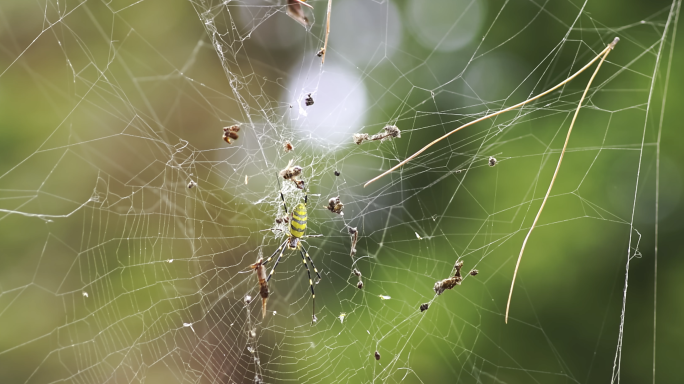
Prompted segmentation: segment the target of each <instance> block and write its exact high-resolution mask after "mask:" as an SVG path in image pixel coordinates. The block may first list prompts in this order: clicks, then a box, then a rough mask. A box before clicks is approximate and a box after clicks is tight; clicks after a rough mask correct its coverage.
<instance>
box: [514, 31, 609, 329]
mask: <svg viewBox="0 0 684 384" xmlns="http://www.w3.org/2000/svg"><path fill="white" fill-rule="evenodd" d="M618 41H620V39H619V38H617V37H616V38H615V40H613V42H612V43H610V44H609V45H608V47H606V49H604V50H603V52H601V55H600V57H601V61H599V63H598V65H597V66H596V69H595V70H594V74H593V75H591V78H590V79H589V82H588V83H587V87H586V88H585V89H584V93H582V98H580V101H579V103H578V104H577V109H575V115H574V116H573V117H572V122H570V128H569V129H568V135H567V136H566V137H565V144H563V149H562V150H561V153H560V158H559V159H558V164H557V165H556V170H555V171H554V172H553V177H552V178H551V183H550V184H549V189H547V190H546V195H545V196H544V200H542V204H541V207H539V211H538V212H537V216H536V217H535V218H534V222H533V223H532V226H531V227H530V230H529V231H528V232H527V236H525V240H523V243H522V247H521V248H520V255H518V261H517V262H516V263H515V271H514V272H513V281H511V291H510V292H509V294H508V303H506V318H505V322H506V324H508V310H509V309H510V306H511V298H512V297H513V287H514V286H515V278H516V276H517V275H518V268H519V267H520V260H522V256H523V252H525V245H526V244H527V240H528V239H529V238H530V235H531V234H532V230H534V227H535V226H536V225H537V221H538V220H539V216H541V213H542V210H543V209H544V205H546V201H547V200H548V198H549V195H550V194H551V188H553V183H554V182H555V181H556V176H558V171H559V170H560V166H561V162H562V161H563V155H565V149H566V148H567V147H568V141H570V134H571V133H572V127H573V126H574V125H575V120H576V119H577V115H578V114H579V111H580V108H582V102H583V101H584V98H585V97H586V96H587V92H589V88H590V87H591V83H592V82H593V81H594V77H596V74H597V73H598V71H599V69H600V68H601V64H603V61H604V60H605V59H606V57H607V56H608V54H609V53H610V51H612V50H613V48H615V44H617V43H618ZM594 60H596V59H594ZM592 62H593V60H592Z"/></svg>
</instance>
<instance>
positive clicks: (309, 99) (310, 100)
mask: <svg viewBox="0 0 684 384" xmlns="http://www.w3.org/2000/svg"><path fill="white" fill-rule="evenodd" d="M304 104H306V106H307V107H310V106H312V105H314V99H313V97H311V94H310V93H309V94H308V95H306V98H305V99H304Z"/></svg>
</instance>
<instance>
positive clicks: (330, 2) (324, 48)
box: [321, 0, 332, 64]
mask: <svg viewBox="0 0 684 384" xmlns="http://www.w3.org/2000/svg"><path fill="white" fill-rule="evenodd" d="M331 10H332V0H328V22H327V23H326V26H325V43H324V44H323V49H322V50H321V52H323V57H322V58H321V64H323V63H325V53H326V50H327V49H328V36H330V11H331Z"/></svg>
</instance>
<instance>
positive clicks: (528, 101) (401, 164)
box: [363, 38, 620, 188]
mask: <svg viewBox="0 0 684 384" xmlns="http://www.w3.org/2000/svg"><path fill="white" fill-rule="evenodd" d="M619 40H620V39H618V38H615V40H613V42H612V43H610V44H609V45H608V46H607V47H606V48H605V49H604V50H603V51H601V52H600V53H599V54H598V55H596V57H595V58H593V59H592V60H591V61H590V62H589V63H587V65H585V66H584V67H582V68H581V69H580V70H579V71H577V72H575V73H574V74H573V75H572V76H570V77H568V78H567V79H565V80H563V81H562V82H560V83H558V85H556V86H555V87H553V88H551V89H549V90H547V91H546V92H543V93H540V94H538V95H537V96H534V97H532V98H530V99H527V100H525V101H523V102H522V103H519V104H516V105H514V106H512V107H508V108H506V109H502V110H500V111H498V112H494V113H492V114H489V115H487V116H483V117H480V118H479V119H476V120H473V121H471V122H469V123H466V124H463V125H461V126H460V127H458V128H456V129H454V130H453V131H451V132H449V133H447V134H445V135H444V136H442V137H440V138H438V139H436V140H434V141H433V142H431V143H430V144H428V145H426V146H424V147H423V148H421V149H420V150H419V151H418V152H416V153H414V154H413V155H411V156H409V157H408V158H407V159H406V160H404V161H402V162H401V163H399V164H397V165H395V166H394V167H392V168H390V169H389V170H387V171H385V172H384V173H382V174H381V175H379V176H376V177H375V178H373V179H371V180H370V181H368V182H367V183H366V184H364V185H363V186H364V188H365V187H367V186H368V185H369V184H370V183H372V182H374V181H376V180H379V179H380V178H382V177H383V176H385V175H388V174H390V173H392V172H394V171H395V170H396V169H398V168H400V167H401V166H403V165H404V164H406V163H408V162H409V161H411V160H412V159H413V158H415V157H416V156H418V155H420V154H421V153H423V152H425V150H426V149H428V148H430V147H432V146H433V145H435V144H437V143H439V142H440V141H442V140H444V139H446V138H447V137H449V136H451V135H452V134H454V133H456V132H458V131H460V130H461V129H463V128H465V127H469V126H471V125H473V124H477V123H479V122H480V121H483V120H487V119H489V118H492V117H494V116H498V115H500V114H502V113H504V112H508V111H512V110H514V109H516V108H520V107H522V106H523V105H525V104H528V103H530V102H532V101H534V100H537V99H538V98H540V97H542V96H545V95H548V94H549V93H551V92H553V91H555V90H556V89H558V88H560V87H562V86H563V85H565V84H567V83H568V82H570V81H571V80H572V79H574V78H575V77H577V76H578V75H579V74H580V73H582V72H584V71H585V70H586V69H587V68H589V67H591V65H592V64H594V62H596V60H598V59H600V58H601V57H603V56H605V55H606V52H609V51H610V50H612V49H613V48H614V47H615V44H617V42H618V41H619Z"/></svg>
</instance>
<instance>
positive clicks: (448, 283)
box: [434, 261, 463, 295]
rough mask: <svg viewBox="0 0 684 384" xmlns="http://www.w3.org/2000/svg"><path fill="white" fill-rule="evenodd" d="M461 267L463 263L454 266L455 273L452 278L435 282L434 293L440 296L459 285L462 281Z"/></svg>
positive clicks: (459, 262)
mask: <svg viewBox="0 0 684 384" xmlns="http://www.w3.org/2000/svg"><path fill="white" fill-rule="evenodd" d="M461 267H463V261H458V262H457V263H456V265H454V268H456V273H455V274H454V276H452V277H450V278H448V279H444V280H442V281H438V282H436V283H435V288H434V290H435V293H437V294H438V295H441V294H442V293H443V292H444V291H445V290H447V289H452V288H454V287H455V286H457V285H461V281H463V277H462V276H461Z"/></svg>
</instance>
